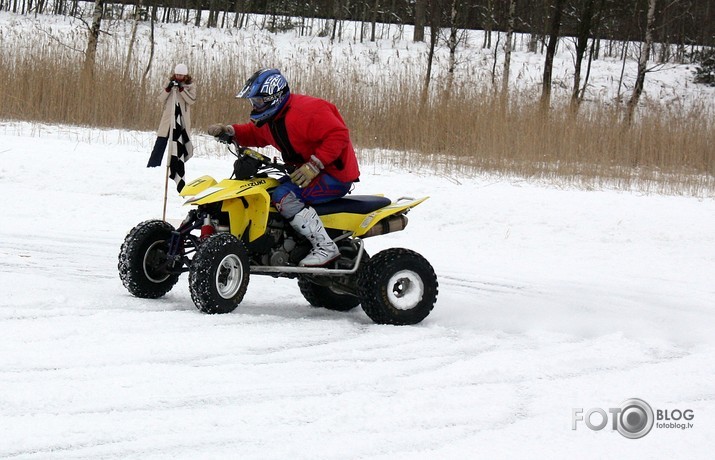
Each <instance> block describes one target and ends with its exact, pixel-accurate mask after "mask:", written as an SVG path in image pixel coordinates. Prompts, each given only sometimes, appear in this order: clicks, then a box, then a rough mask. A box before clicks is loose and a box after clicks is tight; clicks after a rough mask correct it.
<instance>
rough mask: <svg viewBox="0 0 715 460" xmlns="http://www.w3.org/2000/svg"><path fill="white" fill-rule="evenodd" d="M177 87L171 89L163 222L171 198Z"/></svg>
mask: <svg viewBox="0 0 715 460" xmlns="http://www.w3.org/2000/svg"><path fill="white" fill-rule="evenodd" d="M175 89H176V87H175V86H172V87H171V114H172V115H171V123H169V139H168V142H169V146H168V147H169V148H167V149H166V175H165V177H164V210H163V211H162V214H161V220H163V221H164V222H166V202H167V200H168V196H169V166H170V164H171V157H172V149H173V148H174V123H176V114H175V113H174V111H175V110H176V91H175Z"/></svg>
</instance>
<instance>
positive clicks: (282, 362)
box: [0, 123, 715, 459]
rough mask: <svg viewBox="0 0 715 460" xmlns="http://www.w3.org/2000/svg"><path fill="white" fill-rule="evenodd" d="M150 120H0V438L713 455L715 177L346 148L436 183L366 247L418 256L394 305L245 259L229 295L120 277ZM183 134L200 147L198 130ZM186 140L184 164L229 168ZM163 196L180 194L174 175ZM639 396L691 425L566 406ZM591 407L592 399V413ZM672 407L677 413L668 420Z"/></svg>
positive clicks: (96, 452) (182, 452) (285, 454)
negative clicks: (413, 294)
mask: <svg viewBox="0 0 715 460" xmlns="http://www.w3.org/2000/svg"><path fill="white" fill-rule="evenodd" d="M152 142H153V137H152V134H151V133H137V132H122V131H96V130H87V129H80V128H71V127H61V126H42V125H36V124H32V125H30V124H21V123H3V124H0V194H1V195H2V196H4V197H5V199H4V200H3V204H2V208H1V209H2V216H3V224H2V225H1V226H0V292H2V293H3V295H2V298H0V414H1V416H0V433H1V435H0V457H2V458H43V459H44V458H63V459H65V458H92V459H95V458H142V459H148V458H187V459H189V458H190V459H196V458H276V459H284V458H306V459H307V458H311V459H312V458H328V459H348V458H376V459H394V458H410V459H413V458H425V459H427V458H429V459H435V458H573V457H579V458H581V457H583V458H596V457H599V458H600V457H611V458H614V457H616V458H656V457H658V458H711V455H712V452H713V451H715V438H713V436H712V433H713V428H714V427H715V384H713V381H715V338H714V337H713V331H714V330H715V311H714V308H713V307H714V306H715V303H714V302H713V299H714V298H715V283H713V280H714V279H715V239H714V238H713V235H715V201H713V200H712V199H697V198H692V197H669V196H641V195H639V194H637V193H625V192H614V191H579V190H564V189H559V188H556V187H548V186H543V185H536V184H531V183H528V182H524V181H518V180H511V181H510V180H506V179H499V178H495V177H490V176H478V177H471V178H470V177H443V176H442V177H437V176H434V175H431V174H430V172H429V171H406V170H398V169H394V168H389V167H385V166H378V165H376V164H371V163H363V164H362V171H363V175H362V181H361V182H360V184H359V186H358V189H357V192H358V193H361V194H362V193H385V194H386V195H387V196H389V197H391V198H397V197H399V196H402V195H412V196H422V195H429V196H431V198H430V199H429V200H427V201H426V202H425V203H424V204H422V205H420V206H419V207H417V208H415V209H414V210H413V211H412V213H411V214H410V224H409V226H408V227H407V229H406V230H405V231H404V232H399V233H395V234H391V235H387V236H384V237H380V238H375V239H371V240H367V249H368V251H369V252H370V253H371V254H374V253H376V252H377V251H379V250H380V249H383V248H386V247H400V246H403V247H409V248H411V249H414V250H417V251H418V252H420V253H422V254H423V255H424V256H426V257H427V258H428V259H429V260H430V261H431V262H432V264H433V266H434V267H435V270H436V272H437V275H438V278H439V282H440V294H439V297H438V301H437V305H436V307H435V309H434V311H433V313H432V314H431V315H430V316H429V317H428V318H427V319H426V320H425V321H424V322H423V323H421V324H419V325H417V326H410V327H392V326H379V325H375V324H373V323H372V322H371V321H370V320H369V319H368V317H367V316H366V315H365V314H364V313H363V312H362V311H361V310H360V309H359V308H358V309H356V310H354V311H352V312H349V313H337V312H331V311H326V310H321V309H315V308H312V307H310V306H309V305H308V304H307V302H306V301H305V300H304V299H303V298H302V297H301V295H300V292H299V290H298V289H297V286H296V283H295V281H292V280H282V279H278V280H276V279H272V278H267V277H259V276H254V277H252V278H251V281H250V284H249V289H248V294H247V295H246V297H245V300H244V302H243V303H242V304H241V306H239V308H238V309H237V310H236V311H235V312H234V313H232V314H228V315H222V316H216V315H214V316H209V315H204V314H201V313H200V312H198V310H196V309H195V308H194V306H193V304H192V301H191V298H190V295H189V292H188V285H187V280H186V277H182V279H181V280H180V281H179V283H178V284H177V285H176V287H175V288H174V289H173V291H171V292H170V293H169V294H168V295H167V296H166V297H165V298H162V299H159V300H153V301H150V300H142V299H138V298H134V297H132V296H130V295H129V294H128V293H127V291H126V290H125V289H124V287H123V286H122V284H121V282H120V280H119V277H118V275H117V268H116V266H117V253H118V250H119V246H120V245H121V242H122V240H123V238H124V235H125V234H126V232H127V231H128V230H129V229H130V228H131V227H133V226H134V225H135V224H137V223H138V222H140V221H143V220H145V219H148V218H156V217H160V216H161V211H162V195H163V175H164V170H163V168H160V169H156V168H155V169H147V168H145V167H144V166H145V164H146V161H147V159H148V155H149V150H150V147H151V145H152ZM210 142H211V141H210V140H209V139H206V138H204V137H198V138H197V139H196V140H195V143H196V146H197V152H199V153H200V152H202V151H204V152H206V151H209V150H210V149H211V148H214V147H213V146H212V144H211V145H210ZM230 165H231V160H230V159H229V158H227V157H224V158H221V157H217V156H215V155H203V156H202V155H201V154H199V155H197V157H195V158H194V159H192V160H191V161H190V162H189V163H188V164H187V171H188V176H189V178H191V177H196V176H198V175H201V174H204V173H209V174H212V175H215V176H218V177H221V176H224V175H225V174H227V173H228V172H229V169H230ZM168 208H169V211H168V214H169V217H170V218H181V217H183V214H184V213H185V211H186V209H185V208H183V207H182V206H181V201H180V199H179V197H178V196H177V195H176V194H175V193H174V192H173V189H172V190H170V200H169V206H168ZM632 397H636V398H641V399H643V400H645V401H646V402H648V403H649V404H650V405H651V406H652V407H653V409H654V410H668V411H669V413H671V414H672V413H673V412H672V411H673V410H680V411H685V410H688V409H689V410H691V411H692V414H694V418H693V419H692V420H690V421H689V423H691V424H692V428H688V429H679V428H659V427H658V426H656V427H654V428H653V429H652V431H651V432H650V433H649V434H647V435H646V436H645V437H643V438H641V439H638V440H630V439H627V438H625V437H623V436H622V435H620V434H619V433H618V432H616V431H613V430H612V429H611V425H610V421H609V424H608V426H606V428H604V429H602V430H600V431H593V430H591V429H589V428H588V427H587V426H586V425H585V424H584V423H583V422H578V423H577V429H576V430H573V429H572V411H573V409H574V408H583V410H584V412H585V411H588V410H589V409H591V408H603V410H604V411H606V412H607V411H608V409H609V408H613V407H619V405H620V404H621V402H622V401H624V400H626V399H628V398H632ZM591 420H592V422H593V423H595V424H598V423H599V416H598V415H597V414H596V415H594V416H593V418H592V419H591ZM680 422H683V420H680Z"/></svg>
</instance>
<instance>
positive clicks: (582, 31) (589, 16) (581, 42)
mask: <svg viewBox="0 0 715 460" xmlns="http://www.w3.org/2000/svg"><path fill="white" fill-rule="evenodd" d="M594 3H595V0H585V1H584V3H583V10H582V12H581V14H580V16H579V20H578V26H577V28H576V60H575V64H574V75H573V90H572V92H571V107H572V108H576V107H577V106H578V101H579V92H580V90H581V66H582V64H583V57H584V55H585V54H586V48H588V41H589V39H590V38H591V25H592V22H593V15H594Z"/></svg>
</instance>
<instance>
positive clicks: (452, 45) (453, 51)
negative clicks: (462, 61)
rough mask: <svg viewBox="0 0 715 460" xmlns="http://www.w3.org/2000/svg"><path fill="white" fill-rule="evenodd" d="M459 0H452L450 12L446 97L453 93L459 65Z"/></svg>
mask: <svg viewBox="0 0 715 460" xmlns="http://www.w3.org/2000/svg"><path fill="white" fill-rule="evenodd" d="M458 2H459V0H451V8H450V14H449V19H450V20H449V23H450V28H449V40H448V42H447V46H448V47H449V65H448V68H447V91H446V93H447V94H446V97H447V98H449V96H450V95H451V94H452V85H453V84H454V71H455V69H456V67H457V45H458V43H459V36H458V34H459V30H458V29H457V3H458Z"/></svg>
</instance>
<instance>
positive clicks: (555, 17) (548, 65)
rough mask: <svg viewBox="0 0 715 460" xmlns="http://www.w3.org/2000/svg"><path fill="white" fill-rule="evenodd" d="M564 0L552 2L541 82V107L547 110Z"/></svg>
mask: <svg viewBox="0 0 715 460" xmlns="http://www.w3.org/2000/svg"><path fill="white" fill-rule="evenodd" d="M563 7H564V0H553V3H552V4H551V10H552V11H551V27H550V30H549V44H548V45H547V46H546V59H545V61H544V79H543V81H542V82H541V108H542V109H543V110H547V109H548V108H549V105H550V104H551V76H552V73H553V69H554V55H555V54H556V44H557V43H558V41H559V33H560V30H561V14H562V12H563Z"/></svg>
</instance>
